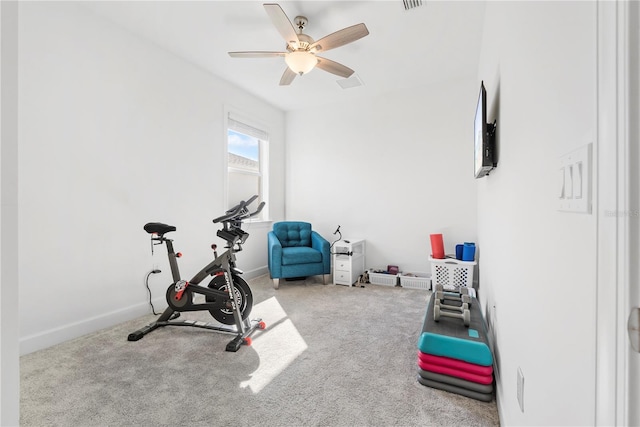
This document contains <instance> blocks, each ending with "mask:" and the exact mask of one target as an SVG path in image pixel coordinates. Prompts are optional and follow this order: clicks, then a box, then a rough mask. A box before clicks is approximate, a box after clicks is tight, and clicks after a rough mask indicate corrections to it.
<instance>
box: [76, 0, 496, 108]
mask: <svg viewBox="0 0 640 427" xmlns="http://www.w3.org/2000/svg"><path fill="white" fill-rule="evenodd" d="M423 3H424V4H423V5H422V6H420V7H417V8H414V9H410V10H408V11H407V10H405V9H404V6H403V2H402V0H388V1H381V0H370V1H306V0H305V1H281V2H278V4H280V6H281V7H282V9H283V10H284V11H285V13H286V14H287V15H288V17H289V19H290V20H292V21H293V19H294V18H295V17H296V16H298V15H303V16H306V17H307V18H308V20H309V23H308V25H307V27H306V28H305V34H308V35H309V36H311V37H312V38H314V39H315V40H318V39H320V38H322V37H324V36H325V35H327V34H330V33H333V32H334V31H337V30H340V29H342V28H344V27H348V26H351V25H354V24H358V23H360V22H364V23H365V24H366V25H367V28H368V29H369V33H370V34H369V35H368V36H366V37H364V38H362V39H360V40H357V41H355V42H353V43H351V44H348V45H345V46H342V47H339V48H336V49H333V50H330V51H328V52H325V53H324V54H322V56H324V57H326V58H328V59H331V60H334V61H337V62H340V63H342V64H344V65H346V66H348V67H350V68H352V69H354V70H355V74H354V76H357V77H358V78H359V79H360V80H361V81H362V82H363V85H362V86H359V87H354V88H350V89H342V88H341V87H340V85H338V84H337V80H341V78H340V77H338V76H335V75H333V74H330V73H327V72H325V71H322V70H320V69H315V70H313V71H312V72H310V73H309V74H306V75H304V76H302V77H297V78H296V79H295V80H294V81H293V83H292V84H291V85H290V86H279V84H278V83H279V81H280V77H281V75H282V73H283V71H284V69H285V64H284V59H283V58H280V57H278V58H256V59H246V58H231V57H230V56H229V55H228V54H227V52H228V51H243V50H266V51H284V48H285V42H284V40H283V39H282V38H281V36H280V34H279V33H278V31H277V30H276V29H275V27H274V26H273V24H272V23H271V20H270V19H269V17H268V16H267V14H266V12H265V10H264V8H263V6H262V4H263V2H261V1H193V2H192V1H104V2H94V1H87V2H83V3H82V4H83V5H84V6H85V7H87V8H89V9H91V10H92V11H93V12H95V13H97V14H99V15H102V16H104V17H105V18H107V19H109V20H111V21H114V22H116V23H117V24H119V25H121V26H123V27H125V28H126V29H128V30H130V31H131V32H133V33H136V34H138V35H140V36H142V37H144V38H146V39H149V40H151V41H153V42H154V43H155V44H157V45H159V46H161V47H163V48H165V49H167V50H169V51H171V52H173V53H174V54H176V55H178V56H181V57H183V58H185V59H186V60H188V61H191V62H193V63H195V64H197V65H198V66H200V67H202V68H204V69H206V70H208V71H209V72H211V73H212V74H215V75H217V76H219V77H221V78H222V79H224V80H226V81H228V82H230V83H232V84H234V85H236V86H239V87H241V88H243V89H245V90H246V91H248V92H250V93H252V94H254V95H256V96H258V97H260V98H262V99H265V100H266V101H268V102H269V103H270V104H272V105H274V106H276V107H278V108H281V109H283V110H285V111H290V110H297V109H304V108H309V107H313V106H316V105H322V104H328V103H335V102H342V101H344V100H347V99H351V98H353V97H360V96H363V95H373V96H377V95H383V94H385V93H388V92H391V91H393V90H398V89H404V88H412V87H418V86H423V85H430V84H438V83H440V82H443V81H451V80H452V79H456V78H460V77H469V76H475V75H476V73H477V67H478V59H479V53H480V45H481V38H482V26H483V22H484V7H485V4H484V2H483V1H474V0H472V1H437V2H432V1H426V0H424V2H423Z"/></svg>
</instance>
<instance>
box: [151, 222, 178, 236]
mask: <svg viewBox="0 0 640 427" xmlns="http://www.w3.org/2000/svg"><path fill="white" fill-rule="evenodd" d="M144 231H146V232H147V233H149V234H154V233H155V234H159V235H160V236H162V235H163V234H164V233H168V232H170V231H176V228H175V227H174V226H173V225H167V224H163V223H161V222H148V223H146V224H145V225H144Z"/></svg>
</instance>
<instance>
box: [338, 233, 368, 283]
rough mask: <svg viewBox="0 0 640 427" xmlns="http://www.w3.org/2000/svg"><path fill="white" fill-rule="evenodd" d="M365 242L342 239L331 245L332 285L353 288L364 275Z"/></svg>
mask: <svg viewBox="0 0 640 427" xmlns="http://www.w3.org/2000/svg"><path fill="white" fill-rule="evenodd" d="M365 251H366V247H365V240H364V239H344V240H340V241H339V242H336V243H335V244H334V245H333V248H332V252H333V283H335V284H336V285H346V286H353V284H354V283H355V282H356V281H357V280H358V277H360V275H362V274H363V273H364V265H365V261H364V260H365Z"/></svg>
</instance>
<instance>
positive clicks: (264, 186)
mask: <svg viewBox="0 0 640 427" xmlns="http://www.w3.org/2000/svg"><path fill="white" fill-rule="evenodd" d="M229 130H234V131H236V132H240V133H243V134H245V135H249V136H252V137H254V138H256V139H258V140H259V141H260V148H259V153H260V158H259V165H260V168H259V172H257V174H258V175H259V176H260V194H259V195H258V196H259V199H260V200H261V201H264V202H265V207H264V209H263V210H262V212H261V213H260V215H257V216H256V217H254V218H251V219H250V221H252V222H266V221H270V215H269V135H270V132H269V127H268V126H266V125H264V124H263V123H261V122H260V121H258V120H256V119H254V118H252V117H250V115H248V114H244V113H242V112H239V111H238V110H235V109H233V108H230V107H225V112H224V142H225V143H224V147H225V150H224V159H225V160H224V171H225V175H224V176H225V179H224V182H225V187H224V191H225V200H226V201H227V207H231V205H232V204H235V203H237V202H238V201H237V200H229V169H230V167H229ZM236 171H239V172H242V173H248V174H256V173H255V172H248V171H244V170H236ZM249 196H250V195H247V197H249ZM257 207H258V205H257V204H256V203H255V202H254V204H252V206H251V208H253V209H255V208H257Z"/></svg>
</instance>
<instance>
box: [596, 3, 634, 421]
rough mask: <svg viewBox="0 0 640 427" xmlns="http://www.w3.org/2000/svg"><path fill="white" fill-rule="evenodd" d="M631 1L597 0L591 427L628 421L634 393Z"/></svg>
mask: <svg viewBox="0 0 640 427" xmlns="http://www.w3.org/2000/svg"><path fill="white" fill-rule="evenodd" d="M630 3H631V2H628V1H624V0H622V1H621V0H617V1H615V2H611V1H607V0H599V1H598V3H597V73H596V75H597V78H596V79H597V98H596V99H597V107H596V108H597V113H596V115H597V135H598V140H597V156H596V158H597V166H596V168H597V172H596V194H597V197H596V199H595V200H596V203H595V206H594V211H595V212H596V222H597V279H596V300H597V302H596V390H595V393H596V399H595V402H596V405H595V424H596V425H628V424H629V423H630V422H632V421H633V420H631V419H630V417H631V416H632V414H631V413H630V402H631V401H632V400H631V398H632V397H633V396H634V393H636V392H634V390H633V389H632V388H631V386H632V383H631V382H630V381H629V374H630V369H629V356H630V355H631V348H630V343H629V339H628V337H627V330H626V329H627V328H626V325H627V317H628V316H629V311H630V307H631V302H632V301H631V286H630V285H631V283H630V277H633V275H632V272H631V268H634V267H633V266H632V265H631V264H632V263H631V262H630V254H631V253H632V251H631V249H632V246H631V245H637V244H638V236H631V234H630V231H631V230H634V231H637V225H636V224H637V221H638V218H637V212H634V211H632V210H631V208H632V206H637V198H638V190H639V186H640V183H639V182H637V181H638V180H635V181H636V182H634V181H633V180H632V179H631V177H632V171H633V168H632V166H633V167H636V168H637V166H638V159H637V158H636V159H634V158H632V154H633V153H635V154H637V149H636V148H635V147H632V146H631V140H630V131H631V127H630V126H631V121H630V118H629V114H630V111H633V109H634V107H633V106H634V105H635V108H636V113H637V100H633V99H632V97H630V96H629V90H630V78H631V77H630V76H631V75H632V74H630V70H631V69H632V68H631V67H633V68H634V71H636V72H637V62H630V58H632V52H634V51H635V52H637V51H638V47H639V46H638V41H637V39H635V38H632V37H630V35H631V31H633V30H634V27H635V30H637V19H632V13H637V9H636V7H637V5H632V4H630ZM632 102H633V103H635V104H632ZM633 176H636V175H633ZM631 221H635V222H634V224H633V225H634V226H633V227H631V225H632V224H631ZM634 274H635V273H634ZM635 398H637V396H636V397H635Z"/></svg>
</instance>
